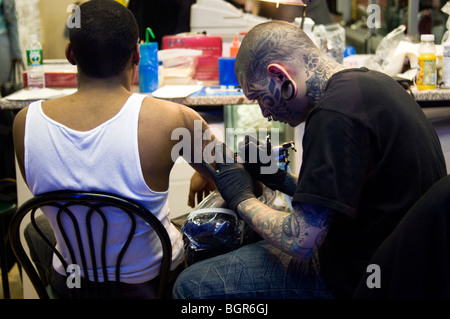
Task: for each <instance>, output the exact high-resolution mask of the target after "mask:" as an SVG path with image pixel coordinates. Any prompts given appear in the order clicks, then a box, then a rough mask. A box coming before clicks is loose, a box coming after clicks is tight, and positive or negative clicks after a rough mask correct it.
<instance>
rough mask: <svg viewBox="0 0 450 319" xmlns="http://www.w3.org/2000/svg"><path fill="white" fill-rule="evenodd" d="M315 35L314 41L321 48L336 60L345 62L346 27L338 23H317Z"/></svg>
mask: <svg viewBox="0 0 450 319" xmlns="http://www.w3.org/2000/svg"><path fill="white" fill-rule="evenodd" d="M313 35H314V42H315V43H316V45H317V46H318V48H319V49H320V50H322V51H323V52H325V53H326V55H328V56H329V57H331V58H333V59H334V60H335V61H336V62H339V63H343V62H344V51H345V29H344V28H343V27H341V26H340V25H339V24H337V23H335V24H330V25H323V24H320V25H316V26H315V28H314V32H313Z"/></svg>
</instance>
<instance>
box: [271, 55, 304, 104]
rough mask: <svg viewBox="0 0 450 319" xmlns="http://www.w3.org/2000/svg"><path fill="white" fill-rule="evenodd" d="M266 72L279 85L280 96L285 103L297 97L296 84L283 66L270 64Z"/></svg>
mask: <svg viewBox="0 0 450 319" xmlns="http://www.w3.org/2000/svg"><path fill="white" fill-rule="evenodd" d="M267 72H269V74H270V75H272V76H274V77H275V78H276V79H277V80H278V81H279V83H280V84H281V96H282V98H283V99H284V100H285V101H290V100H292V99H293V98H295V97H296V96H297V90H298V87H297V84H296V83H295V81H294V80H292V78H291V76H290V75H289V73H288V72H287V71H286V69H285V68H284V67H283V66H281V65H280V64H277V63H272V64H270V65H269V66H268V67H267Z"/></svg>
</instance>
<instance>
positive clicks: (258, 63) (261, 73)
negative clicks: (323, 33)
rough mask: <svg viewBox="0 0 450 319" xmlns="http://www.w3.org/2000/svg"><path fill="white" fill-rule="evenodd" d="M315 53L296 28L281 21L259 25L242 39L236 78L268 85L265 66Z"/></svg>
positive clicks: (303, 34)
mask: <svg viewBox="0 0 450 319" xmlns="http://www.w3.org/2000/svg"><path fill="white" fill-rule="evenodd" d="M310 50H318V49H317V47H316V46H315V45H314V43H313V42H312V41H311V39H310V38H309V37H308V36H307V35H306V34H305V33H304V32H303V31H302V30H301V29H300V28H299V27H297V26H296V25H293V24H290V23H286V22H283V21H270V22H265V23H262V24H259V25H257V26H255V27H254V28H253V29H251V30H250V32H249V33H247V35H246V36H245V38H244V40H243V41H242V44H241V46H240V48H239V52H238V56H237V57H236V66H235V71H236V77H237V79H238V80H239V81H241V80H242V78H243V77H244V76H245V78H246V80H247V81H251V82H255V83H258V84H261V85H266V84H267V83H268V79H267V66H268V65H269V64H270V63H272V62H273V61H293V60H294V59H296V58H301V56H298V55H299V54H300V52H303V51H310Z"/></svg>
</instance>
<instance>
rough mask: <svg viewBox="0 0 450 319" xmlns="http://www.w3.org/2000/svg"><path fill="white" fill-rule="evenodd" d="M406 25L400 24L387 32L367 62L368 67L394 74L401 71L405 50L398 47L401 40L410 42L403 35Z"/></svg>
mask: <svg viewBox="0 0 450 319" xmlns="http://www.w3.org/2000/svg"><path fill="white" fill-rule="evenodd" d="M405 30H406V26H405V25H400V26H399V27H397V28H396V29H394V30H392V31H391V32H390V33H388V34H387V35H386V36H385V37H384V38H383V39H382V40H381V42H380V44H379V45H378V47H377V49H376V51H375V55H374V56H372V58H371V59H370V60H369V61H368V62H367V64H366V67H368V68H369V69H372V70H375V71H380V72H383V73H385V74H387V75H390V76H394V75H396V74H397V73H399V72H401V70H402V67H403V62H404V58H405V56H406V51H404V50H402V49H401V48H400V49H399V44H400V43H401V42H410V40H409V39H408V37H407V36H406V35H405Z"/></svg>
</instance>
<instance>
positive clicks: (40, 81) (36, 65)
mask: <svg viewBox="0 0 450 319" xmlns="http://www.w3.org/2000/svg"><path fill="white" fill-rule="evenodd" d="M27 62H28V68H27V81H28V88H29V89H43V88H45V73H44V67H43V56H42V45H41V43H40V42H39V41H38V38H37V35H36V34H32V35H30V44H29V45H28V49H27Z"/></svg>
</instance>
